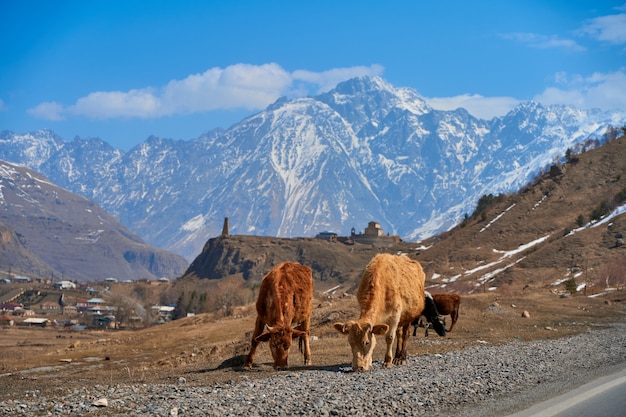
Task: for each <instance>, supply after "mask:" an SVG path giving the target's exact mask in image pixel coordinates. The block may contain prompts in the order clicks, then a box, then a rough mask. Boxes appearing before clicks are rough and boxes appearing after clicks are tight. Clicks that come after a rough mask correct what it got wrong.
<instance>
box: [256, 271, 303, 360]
mask: <svg viewBox="0 0 626 417" xmlns="http://www.w3.org/2000/svg"><path fill="white" fill-rule="evenodd" d="M312 302H313V275H312V274H311V268H309V267H308V266H304V265H300V264H299V263H297V262H283V263H281V264H278V265H276V266H275V267H274V268H273V269H272V270H271V271H270V272H268V273H267V275H265V277H263V280H262V281H261V287H260V288H259V297H258V298H257V302H256V311H257V318H256V323H255V326H254V332H253V334H252V342H251V345H250V352H249V353H248V356H247V357H246V360H245V362H244V368H246V369H251V368H252V362H253V361H254V354H255V352H256V348H257V346H258V344H259V343H260V342H267V341H269V345H270V351H271V353H272V358H273V359H274V369H281V368H286V367H287V358H288V356H289V349H290V348H291V342H292V339H294V338H296V337H299V338H300V343H299V346H300V351H301V352H302V348H303V345H304V352H303V353H304V364H305V365H310V364H311V347H310V344H309V331H310V328H311V310H312ZM292 326H293V327H292Z"/></svg>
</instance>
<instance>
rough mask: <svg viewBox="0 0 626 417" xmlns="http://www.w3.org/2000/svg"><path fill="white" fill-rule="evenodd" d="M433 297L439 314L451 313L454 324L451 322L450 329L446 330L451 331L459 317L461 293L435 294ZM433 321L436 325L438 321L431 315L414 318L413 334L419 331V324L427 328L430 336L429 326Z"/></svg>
mask: <svg viewBox="0 0 626 417" xmlns="http://www.w3.org/2000/svg"><path fill="white" fill-rule="evenodd" d="M432 298H433V300H434V302H435V306H436V307H437V312H438V314H439V315H441V316H447V315H450V318H451V319H452V324H450V328H449V329H446V332H451V331H452V328H453V327H454V325H455V324H456V322H457V320H458V319H459V306H460V305H461V296H460V295H459V294H433V295H432ZM420 319H421V320H420ZM431 323H432V324H433V325H435V323H436V322H433V321H432V319H431V318H429V317H426V318H424V317H418V318H417V319H415V320H413V323H411V324H412V325H413V336H415V334H416V333H417V328H418V327H419V326H423V327H425V328H426V336H428V328H429V327H430V324H431ZM444 323H445V322H444ZM437 333H439V332H437Z"/></svg>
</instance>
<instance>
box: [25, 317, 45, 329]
mask: <svg viewBox="0 0 626 417" xmlns="http://www.w3.org/2000/svg"><path fill="white" fill-rule="evenodd" d="M20 324H21V325H23V326H39V327H46V326H48V325H49V324H50V320H48V319H42V318H38V317H29V318H27V319H26V320H24V321H22V322H21V323H20Z"/></svg>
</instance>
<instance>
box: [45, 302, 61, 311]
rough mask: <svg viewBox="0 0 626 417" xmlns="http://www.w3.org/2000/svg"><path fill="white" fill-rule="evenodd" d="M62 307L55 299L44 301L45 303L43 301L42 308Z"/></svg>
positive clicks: (56, 308) (53, 308) (54, 308)
mask: <svg viewBox="0 0 626 417" xmlns="http://www.w3.org/2000/svg"><path fill="white" fill-rule="evenodd" d="M60 308H61V306H60V305H59V303H57V302H54V301H44V302H43V303H41V309H42V310H58V309H60Z"/></svg>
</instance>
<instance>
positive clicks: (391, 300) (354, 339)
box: [334, 254, 425, 372]
mask: <svg viewBox="0 0 626 417" xmlns="http://www.w3.org/2000/svg"><path fill="white" fill-rule="evenodd" d="M424 279H425V275H424V271H423V270H422V266H421V265H420V264H419V262H417V261H414V260H411V259H410V258H408V257H406V256H396V255H390V254H378V255H376V256H375V257H374V258H373V259H372V260H371V261H370V263H369V264H368V265H367V267H366V268H365V271H364V272H363V275H362V276H361V283H360V284H359V289H358V291H357V299H358V302H359V305H360V307H361V315H360V317H359V319H358V320H357V321H348V322H346V323H335V324H334V327H335V329H336V330H337V331H338V332H340V333H342V334H344V335H347V336H348V342H349V343H350V347H351V349H352V369H353V370H354V371H357V372H361V371H368V370H369V369H370V368H371V367H372V353H373V351H374V347H375V346H376V336H377V335H378V336H382V335H386V336H385V341H386V342H387V350H386V352H385V361H384V366H385V367H386V368H391V367H392V366H393V365H394V364H396V365H403V364H406V345H407V341H408V332H409V325H410V324H411V322H412V321H413V319H414V318H416V317H418V316H419V315H420V314H422V311H423V310H424ZM396 339H397V346H396V352H395V356H394V357H393V359H392V356H391V354H392V347H393V343H394V341H395V340H396ZM392 360H393V362H392Z"/></svg>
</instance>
